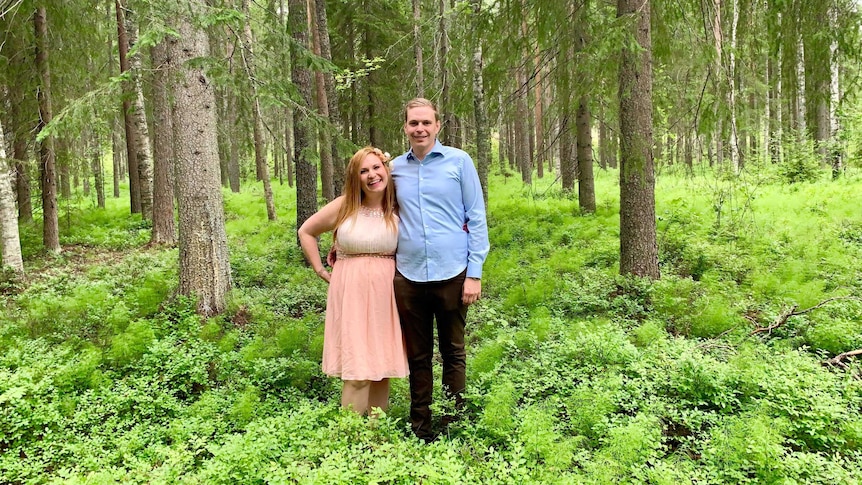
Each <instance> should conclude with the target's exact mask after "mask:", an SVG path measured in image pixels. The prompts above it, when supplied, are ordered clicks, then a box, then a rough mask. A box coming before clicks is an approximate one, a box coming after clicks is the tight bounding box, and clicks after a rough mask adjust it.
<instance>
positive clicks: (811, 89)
mask: <svg viewBox="0 0 862 485" xmlns="http://www.w3.org/2000/svg"><path fill="white" fill-rule="evenodd" d="M829 3H830V2H810V3H806V4H805V12H806V14H805V20H804V21H805V22H808V23H809V28H808V29H807V31H809V32H810V31H816V30H818V29H820V28H822V27H824V26H827V27H828V25H829ZM802 40H803V44H804V46H805V56H804V65H805V101H806V125H807V127H808V136H809V138H810V139H812V140H813V141H814V146H815V149H816V151H817V154H818V155H819V157H820V160H821V163H822V164H823V165H826V164H827V163H828V161H829V158H828V156H827V155H828V145H829V139H830V137H831V131H832V130H831V125H830V119H829V111H830V109H829V103H830V101H831V96H830V93H831V79H830V76H831V73H832V63H831V62H830V42H829V37H828V36H826V35H814V34H809V35H803V36H802Z"/></svg>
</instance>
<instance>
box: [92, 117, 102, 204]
mask: <svg viewBox="0 0 862 485" xmlns="http://www.w3.org/2000/svg"><path fill="white" fill-rule="evenodd" d="M90 170H91V171H92V172H93V180H94V185H95V186H96V205H97V206H98V207H99V208H100V209H104V208H105V171H104V170H102V147H101V143H99V134H98V133H97V132H96V130H90Z"/></svg>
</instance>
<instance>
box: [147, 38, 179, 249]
mask: <svg viewBox="0 0 862 485" xmlns="http://www.w3.org/2000/svg"><path fill="white" fill-rule="evenodd" d="M150 57H151V58H152V60H153V69H154V75H153V232H152V236H151V238H150V242H151V243H153V244H168V245H174V244H176V242H177V235H176V228H175V225H174V178H173V176H172V175H173V173H174V165H175V163H174V160H175V156H174V138H173V134H174V127H173V119H172V114H171V105H170V82H171V78H170V76H171V74H172V73H174V71H173V65H172V64H173V63H172V59H171V58H170V57H169V55H168V44H167V41H164V40H163V41H161V42H159V43H158V44H156V45H154V46H153V47H152V48H151V49H150Z"/></svg>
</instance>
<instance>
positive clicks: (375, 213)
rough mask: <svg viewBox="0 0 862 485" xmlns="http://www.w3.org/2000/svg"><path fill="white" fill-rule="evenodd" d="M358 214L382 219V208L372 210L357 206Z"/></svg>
mask: <svg viewBox="0 0 862 485" xmlns="http://www.w3.org/2000/svg"><path fill="white" fill-rule="evenodd" d="M359 213H360V214H362V215H364V216H369V217H383V208H376V209H372V208H370V207H365V206H364V205H361V206H359Z"/></svg>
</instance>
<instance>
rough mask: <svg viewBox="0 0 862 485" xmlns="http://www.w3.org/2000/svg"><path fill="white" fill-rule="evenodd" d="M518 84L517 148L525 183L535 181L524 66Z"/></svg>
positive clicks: (516, 101)
mask: <svg viewBox="0 0 862 485" xmlns="http://www.w3.org/2000/svg"><path fill="white" fill-rule="evenodd" d="M517 71H518V72H517V76H516V78H517V86H516V89H517V91H516V94H515V96H516V99H515V106H516V111H517V116H516V119H515V120H514V123H515V145H516V150H517V153H518V155H517V160H518V162H517V163H518V168H519V169H520V171H521V181H522V182H523V183H525V184H528V185H529V184H532V183H533V166H532V164H531V163H530V162H531V157H530V127H529V124H528V123H527V119H528V117H529V116H530V114H529V110H528V109H527V75H526V73H524V68H523V67H521V68H519V69H518V70H517Z"/></svg>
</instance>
